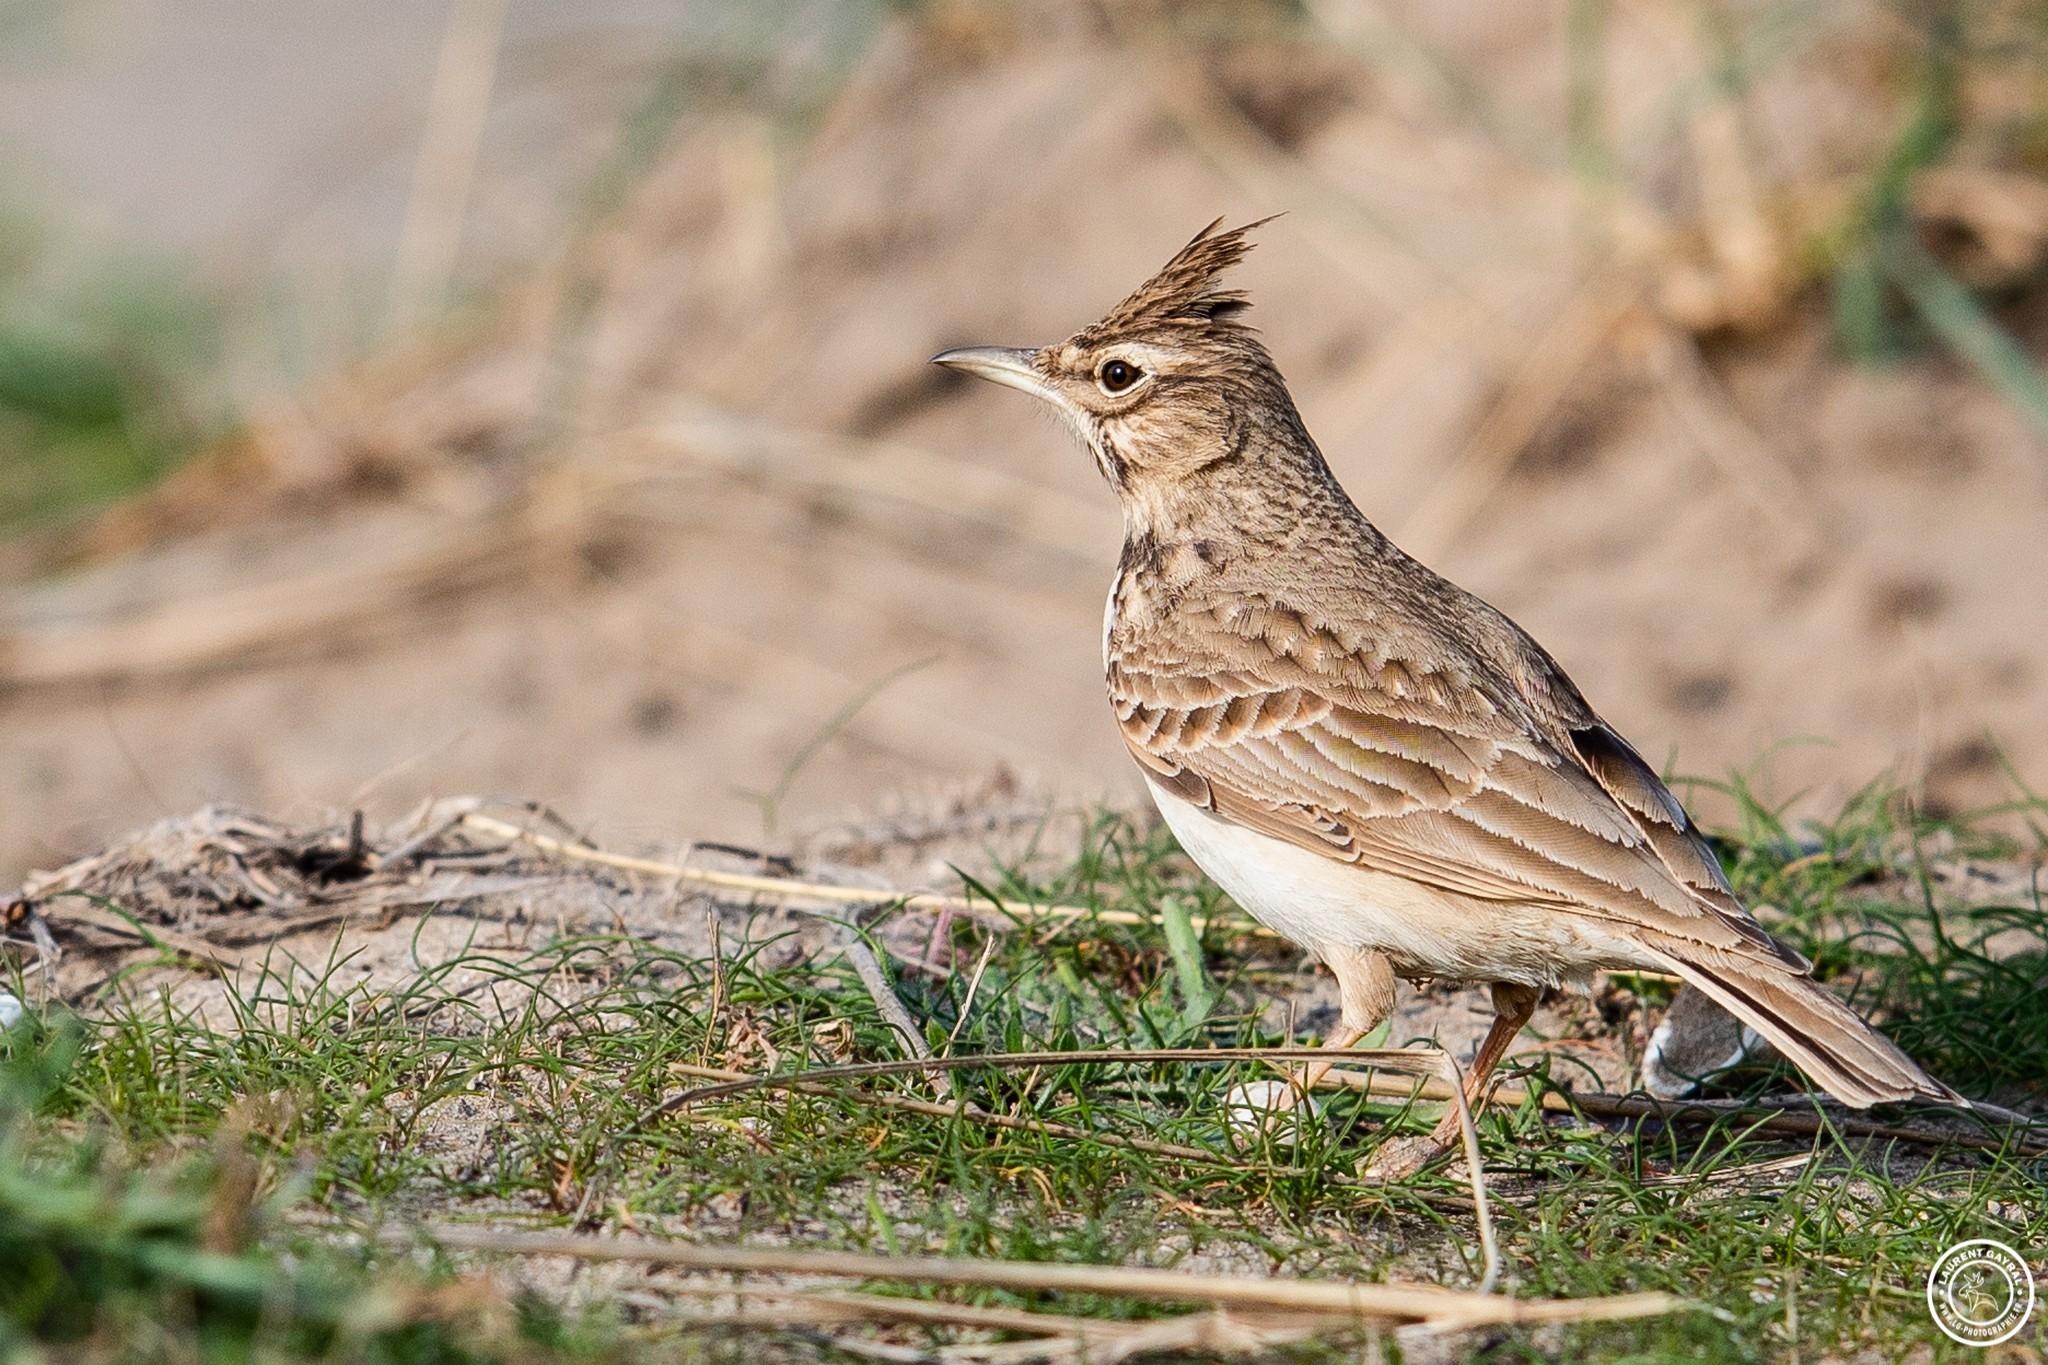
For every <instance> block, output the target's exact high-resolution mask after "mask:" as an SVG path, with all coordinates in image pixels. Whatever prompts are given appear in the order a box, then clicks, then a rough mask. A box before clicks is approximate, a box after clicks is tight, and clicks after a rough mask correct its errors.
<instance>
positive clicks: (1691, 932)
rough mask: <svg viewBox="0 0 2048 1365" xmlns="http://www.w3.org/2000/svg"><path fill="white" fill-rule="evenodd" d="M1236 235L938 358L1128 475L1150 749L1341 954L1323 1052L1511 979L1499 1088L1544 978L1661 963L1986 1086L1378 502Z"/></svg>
mask: <svg viewBox="0 0 2048 1365" xmlns="http://www.w3.org/2000/svg"><path fill="white" fill-rule="evenodd" d="M1219 222H1220V220H1219ZM1251 226H1252V227H1256V226H1258V224H1252V225H1251ZM1216 228H1217V224H1215V223H1212V224H1210V226H1209V227H1208V228H1206V229H1204V230H1203V231H1202V233H1201V234H1200V235H1198V236H1197V237H1196V238H1195V239H1194V240H1193V241H1192V242H1190V243H1188V245H1187V246H1186V247H1185V248H1183V249H1182V250H1181V252H1180V254H1178V255H1177V256H1175V257H1174V258H1173V259H1172V260H1171V261H1169V262H1167V264H1166V267H1165V268H1164V269H1162V270H1161V271H1160V272H1159V273H1158V274H1157V275H1154V276H1153V277H1152V278H1151V279H1150V280H1147V281H1146V282H1145V283H1144V284H1143V285H1141V286H1139V288H1138V290H1137V291H1136V292H1135V293H1133V294H1132V295H1131V296H1130V297H1129V298H1127V299H1125V300H1124V301H1123V302H1122V303H1120V304H1118V305H1117V306H1116V307H1115V308H1114V309H1113V310H1111V312H1110V314H1109V316H1107V317H1105V318H1104V319H1102V321H1100V322H1097V323H1095V324H1093V325H1092V326H1089V327H1085V328H1083V329H1082V330H1081V331H1079V332H1076V333H1075V334H1074V335H1073V336H1071V337H1069V338H1068V339H1067V340H1065V341H1062V342H1059V343H1056V344H1054V345H1051V346H1046V347H1043V348H1040V349H1037V350H1011V349H1006V348H1000V347H968V348H964V349H960V350H952V351H947V352H945V353H944V354H942V355H939V356H935V357H933V359H934V362H935V363H937V364H940V365H947V366H951V367H952V368H954V369H958V370H964V371H967V372H968V373H971V374H976V375H980V376H981V377H983V378H985V379H991V380H994V381H995V382H996V383H998V384H1005V385H1008V386H1009V387H1011V388H1015V389H1022V390H1023V391H1024V392H1026V393H1029V394H1032V395H1033V396H1035V397H1037V398H1041V399H1043V400H1045V401H1046V402H1048V403H1050V404H1051V405H1052V406H1053V408H1054V409H1055V410H1056V411H1058V412H1059V413H1060V414H1061V416H1063V417H1064V418H1065V419H1066V421H1067V422H1068V424H1069V425H1070V426H1071V427H1072V428H1073V430H1074V432H1075V434H1076V435H1078V436H1079V438H1080V440H1081V442H1082V444H1083V445H1085V446H1086V447H1087V448H1088V451H1089V452H1090V453H1091V454H1092V455H1093V456H1094V457H1095V462H1096V464H1097V465H1098V466H1099V467H1100V469H1101V471H1102V475H1103V477H1104V478H1105V479H1107V480H1108V481H1109V485H1110V487H1111V488H1112V489H1114V490H1115V491H1116V494H1117V497H1118V499H1119V500H1120V501H1121V502H1122V504H1123V516H1124V546H1123V556H1122V559H1121V561H1120V562H1119V564H1118V568H1117V575H1116V581H1115V583H1114V584H1113V586H1112V587H1111V589H1110V593H1109V602H1108V608H1107V618H1106V620H1105V622H1104V640H1103V653H1104V667H1105V670H1106V672H1107V675H1108V683H1109V696H1110V701H1111V703H1112V705H1113V706H1114V708H1115V710H1116V718H1117V721H1118V723H1119V724H1120V725H1121V726H1122V728H1123V736H1124V743H1125V744H1126V745H1128V746H1129V748H1130V752H1131V757H1132V758H1134V759H1135V760H1136V761H1137V763H1138V767H1139V769H1140V770H1141V771H1142V772H1143V773H1144V775H1145V777H1146V779H1147V786H1148V787H1149V789H1150V790H1151V792H1152V796H1153V799H1154V800H1155V801H1156V802H1157V803H1158V806H1159V810H1160V813H1161V814H1162V815H1164V816H1165V818H1166V823H1167V824H1168V825H1169V826H1170V827H1171V828H1172V830H1173V832H1174V834H1175V836H1176V837H1177V838H1178V839H1179V840H1180V843H1181V847H1182V848H1184V849H1185V850H1186V851H1187V852H1188V854H1189V855H1190V856H1191V857H1193V858H1194V860H1195V861H1196V862H1197V863H1198V864H1200V865H1201V867H1202V869H1203V870H1204V871H1205V872H1207V873H1208V874H1209V875H1210V876H1211V877H1213V878H1214V879H1215V880H1216V881H1217V882H1218V883H1219V884H1221V885H1222V886H1223V888H1224V889H1225V890H1226V891H1228V892H1229V893H1230V894H1231V895H1232V896H1233V897H1234V898H1235V899H1236V900H1237V902H1238V903H1239V904H1240V905H1242V906H1243V907H1244V908H1245V909H1246V910H1248V911H1250V912H1251V913H1252V914H1253V915H1255V916H1257V917H1258V918H1259V919H1260V920H1261V921H1263V922H1264V923H1265V924H1267V925H1268V926H1270V927H1271V928H1273V929H1274V930H1276V931H1278V932H1279V933H1281V934H1283V935H1285V936H1286V937H1288V938H1290V939H1292V940H1294V941H1295V942H1296V943H1298V944H1300V945H1301V946H1302V947H1304V948H1306V949H1307V950H1308V951H1309V952H1311V953H1313V954H1314V955H1315V956H1317V957H1319V958H1320V959H1322V961H1323V962H1325V963H1327V964H1328V965H1329V967H1330V969H1331V971H1333V972H1334V973H1335V974H1336V978H1337V984H1338V987H1339V989H1340V993H1341V999H1342V1002H1343V1010H1342V1022H1341V1026H1340V1027H1339V1028H1338V1029H1337V1030H1336V1031H1335V1032H1334V1033H1333V1034H1332V1035H1331V1036H1330V1037H1329V1038H1328V1039H1327V1040H1326V1045H1327V1046H1331V1047H1338V1048H1342V1047H1349V1046H1351V1045H1352V1044H1354V1043H1355V1042H1356V1041H1357V1040H1358V1039H1359V1038H1361V1037H1363V1036H1364V1035H1365V1034H1366V1033H1367V1032H1369V1031H1370V1030H1371V1029H1373V1028H1374V1027H1375V1026H1376V1025H1377V1024H1378V1023H1379V1022H1380V1021H1381V1020H1382V1019H1384V1018H1385V1017H1386V1015H1387V1013H1388V1011H1389V1009H1390V1008H1391V1007H1392V1004H1393V997H1394V978H1395V977H1397V976H1400V977H1406V978H1409V979H1411V980H1413V979H1418V978H1428V977H1444V978H1449V979H1453V980H1461V981H1483V982H1487V983H1489V984H1490V985H1491V986H1492V990H1493V1005H1494V1010H1495V1014H1496V1017H1495V1019H1494V1021H1493V1026H1492V1028H1491V1029H1490V1030H1489V1031H1488V1033H1487V1035H1486V1038H1485V1041H1484V1042H1482V1043H1481V1044H1480V1047H1479V1052H1478V1055H1477V1056H1476V1057H1475V1058H1474V1059H1473V1062H1472V1065H1471V1067H1470V1069H1469V1071H1468V1072H1467V1093H1468V1095H1469V1096H1470V1098H1471V1099H1472V1101H1473V1102H1474V1103H1475V1104H1476V1103H1477V1102H1478V1100H1479V1098H1480V1096H1481V1093H1482V1088H1483V1086H1484V1084H1485V1081H1486V1079H1487V1076H1488V1073H1489V1072H1491V1071H1492V1069H1493V1067H1494V1065H1495V1064H1496V1063H1497V1062H1499V1060H1500V1058H1501V1055H1502V1053H1504V1052H1505V1051H1506V1050H1507V1046H1508V1044H1509V1042H1510V1041H1511V1040H1512V1039H1513V1038H1514V1036H1515V1035H1516V1033H1517V1032H1519V1031H1520V1029H1521V1027H1522V1025H1523V1024H1524V1023H1526V1022H1527V1021H1528V1018H1529V1016H1530V1013H1531V1012H1532V1010H1533V1009H1534V1008H1535V1004H1536V999H1537V993H1538V991H1539V990H1541V989H1542V988H1544V987H1546V986H1559V985H1574V986H1579V987H1584V986H1586V985H1587V984H1588V982H1589V980H1590V978H1591V976H1592V974H1593V973H1594V972H1595V971H1598V970H1600V969H1603V968H1647V969H1652V970H1657V971H1668V972H1675V973H1677V974H1678V975H1679V976H1681V977H1683V978H1684V979H1685V980H1686V981H1688V982H1690V983H1691V984H1692V985H1693V986H1695V987H1697V988H1698V989H1699V990H1701V991H1703V992H1705V993H1706V994H1707V995H1708V996H1711V997H1712V998H1713V999H1714V1000H1716V1001H1718V1002H1719V1003H1720V1004H1721V1005H1722V1006H1724V1007H1726V1008H1727V1009H1728V1010H1729V1011H1731V1012H1732V1013H1733V1014H1735V1015H1736V1016H1737V1017H1738V1018H1739V1019H1741V1020H1742V1021H1743V1022H1744V1023H1746V1024H1748V1025H1749V1026H1750V1027H1752V1028H1754V1029H1755V1030H1757V1032H1759V1033H1761V1034H1763V1035H1764V1036H1765V1037H1767V1038H1769V1039H1770V1040H1771V1041H1772V1042H1773V1043H1775V1044H1776V1045H1777V1046H1778V1048H1779V1050H1780V1051H1782V1052H1783V1053H1784V1054H1785V1055H1786V1056H1787V1057H1790V1058H1791V1059H1792V1060H1793V1061H1794V1062H1796V1063H1797V1064H1798V1065H1799V1066H1800V1068H1801V1069H1803V1070H1804V1071H1805V1072H1806V1074H1807V1075H1808V1076H1809V1077H1811V1078H1812V1079H1813V1080H1815V1081H1817V1082H1819V1084H1820V1085H1821V1086H1822V1087H1824V1088H1825V1089H1826V1090H1827V1091H1828V1092H1829V1093H1830V1094H1832V1095H1834V1096H1835V1098H1837V1099H1839V1100H1841V1101H1842V1102H1843V1103H1845V1104H1849V1105H1853V1106H1855V1107H1857V1108H1864V1107H1867V1106H1869V1105H1871V1104H1874V1103H1877V1102H1879V1101H1882V1100H1904V1099H1930V1100H1940V1101H1946V1102H1949V1103H1965V1101H1963V1100H1962V1098H1961V1096H1959V1095H1957V1094H1956V1093H1955V1092H1954V1091H1952V1090H1950V1089H1949V1088H1948V1087H1947V1086H1945V1085H1943V1084H1941V1083H1940V1082H1939V1081H1936V1080H1934V1079H1933V1078H1931V1077H1930V1076H1928V1075H1927V1073H1926V1072H1924V1071H1922V1070H1921V1069H1920V1067H1919V1066H1917V1065H1916V1064H1915V1063H1914V1062H1913V1061H1912V1059H1910V1058H1909V1057H1907V1056H1906V1055H1905V1054H1904V1053H1903V1052H1901V1051H1900V1050H1899V1049H1898V1048H1897V1047H1895V1046H1893V1045H1892V1044H1891V1043H1890V1042H1889V1041H1887V1040H1886V1039H1885V1038H1883V1037H1882V1036H1880V1035H1879V1034H1877V1033H1876V1032H1874V1031H1873V1030H1872V1029H1871V1028H1870V1027H1869V1026H1868V1025H1867V1024H1865V1023H1864V1022H1863V1020H1861V1019H1860V1018H1858V1017H1857V1016H1856V1015H1855V1014H1854V1013H1853V1012H1852V1011H1850V1010H1849V1009H1848V1008H1847V1007H1846V1006H1845V1005H1843V1004H1842V1002H1841V1001H1840V1000H1838V999H1836V997H1835V996H1833V995H1832V994H1830V993H1829V992H1828V991H1827V990H1826V989H1825V988H1823V987H1822V986H1820V985H1819V984H1817V983H1816V982H1815V981H1814V980H1813V978H1812V977H1811V975H1810V974H1809V964H1808V963H1807V962H1806V961H1805V960H1804V959H1803V958H1801V957H1800V956H1799V954H1797V953H1795V952H1793V951H1792V950H1791V949H1789V948H1786V947H1785V946H1783V945H1782V944H1780V943H1778V942H1776V941H1775V940H1773V939H1772V938H1771V936H1770V935H1769V934H1768V933H1766V932H1764V930H1763V929H1762V927H1761V926H1759V925H1758V924H1757V922H1756V921H1755V920H1754V919H1752V918H1751V917H1750V915H1749V913H1748V912H1747V911H1746V910H1744V909H1743V907H1742V904H1741V902H1740V901H1738V900H1737V899H1736V898H1735V894H1734V892H1733V890H1732V889H1731V888H1730V887H1729V885H1728V882H1727V879H1726V878H1725V877H1724V876H1723V875H1722V873H1721V868H1720V865H1719V863H1718V862H1716V860H1715V858H1714V854H1713V852H1712V850H1711V849H1709V848H1708V846H1707V844H1706V843H1705V841H1704V840H1703V839H1701V837H1700V834H1699V831H1698V830H1697V829H1696V828H1695V827H1694V825H1693V823H1692V821H1691V819H1690V818H1689V817H1688V816H1687V815H1686V813H1685V810H1684V808H1683V807H1682V806H1680V805H1679V803H1678V800H1677V798H1675V797H1674V796H1672V794H1671V793H1670V791H1668V790H1667V789H1666V788H1665V786H1664V784H1663V783H1662V782H1661V781H1659V780H1658V778H1657V775H1656V773H1655V772H1653V771H1652V770H1651V769H1650V766H1649V765H1648V764H1646V763H1645V762H1644V761H1643V760H1642V758H1641V757H1640V756H1639V755H1638V754H1637V753H1636V751H1635V750H1634V749H1633V748H1631V747H1630V746H1629V744H1628V742H1627V741H1626V740H1624V739H1623V738H1622V737H1621V736H1620V735H1618V734H1616V733H1615V732H1614V730H1613V729H1611V728H1610V727H1608V726H1607V725H1606V724H1605V723H1603V722H1602V721H1601V719H1600V717H1599V716H1598V715H1597V714H1596V713H1595V712H1594V710H1593V708H1592V707H1591V706H1589V705H1587V703H1586V701H1585V699H1584V698H1583V697H1581V696H1580V695H1579V690H1578V688H1576V687H1574V686H1573V685H1572V682H1571V680H1570V679H1569V678H1567V677H1566V676H1565V674H1564V670H1563V669H1561V668H1559V667H1558V665H1557V663H1556V661H1554V660H1553V659H1552V658H1551V657H1550V656H1549V655H1548V654H1546V653H1545V652H1544V651H1543V649H1542V647H1541V646H1540V645H1538V644H1537V643H1536V642H1535V641H1534V640H1533V639H1531V638H1530V637H1529V635H1528V634H1527V633H1526V632H1525V631H1523V630H1522V629H1521V628H1520V627H1519V626H1517V625H1515V623H1514V622H1512V621H1510V620H1509V619H1508V618H1507V617H1505V616H1503V615H1502V614H1501V613H1500V612H1498V611H1495V610H1494V609H1493V608H1492V607H1490V606H1488V605H1487V604H1486V603H1484V602H1482V601H1480V600H1479V599H1478V598H1476V597H1474V596H1473V595H1472V594H1470V593H1468V592H1465V591H1464V590H1462V589H1460V588H1459V587H1457V586H1456V585H1454V584H1452V583H1450V582H1448V581H1447V580H1445V579H1443V578H1441V577H1439V576H1438V575H1436V574H1435V573H1432V572H1431V571H1430V570H1428V569H1426V568H1424V567H1423V566H1422V565H1421V564H1419V563H1417V562H1416V561H1415V560H1413V559H1411V558H1409V557H1408V556H1407V555H1406V554H1404V553H1403V552H1402V551H1401V550H1400V549H1398V548H1397V547H1396V546H1395V545H1394V544H1393V543H1392V542H1390V541H1389V540H1388V539H1387V538H1386V536H1384V535H1382V534H1381V533H1380V532H1379V531H1378V530H1377V529H1376V528H1375V527H1374V526H1373V524H1372V523H1371V522H1369V521H1367V520H1366V519H1365V516H1364V515H1363V514H1362V513H1361V512H1360V511H1359V510H1358V508H1357V507H1356V506H1355V505H1353V503H1352V501H1351V499H1350V498H1349V497H1347V496H1346V495H1345V492H1344V490H1343V489H1342V488H1341V487H1339V486H1338V484H1337V480H1336V479H1335V477H1334V476H1332V474H1331V473H1330V468H1329V466H1328V465H1327V464H1325V463H1324V462H1323V456H1322V452H1321V451H1319V450H1317V448H1316V443H1315V442H1314V441H1313V440H1312V439H1310V437H1309V434H1308V431H1307V429H1306V428H1305V427H1304V426H1303V424H1302V420H1301V417H1300V415H1299V414H1298V413H1297V412H1296V411H1295V408H1294V400H1293V399H1292V398H1291V397H1290V396H1289V394H1288V392H1287V385H1286V382H1285V381H1284V380H1283V379H1282V378H1281V377H1280V372H1279V370H1278V369H1276V368H1275V367H1274V364H1273V360H1272V358H1271V357H1270V356H1269V355H1268V354H1267V353H1266V349H1265V347H1264V346H1263V345H1261V344H1260V342H1259V340H1258V338H1257V337H1256V335H1254V333H1253V332H1252V330H1251V329H1250V328H1248V327H1247V326H1246V325H1245V324H1244V322H1243V321H1242V320H1241V314H1242V313H1243V311H1244V309H1245V307H1246V299H1245V296H1244V295H1243V294H1242V293H1241V292H1239V291H1237V290H1232V289H1226V288H1222V287H1220V285H1219V283H1218V277H1219V276H1220V275H1221V273H1222V272H1223V271H1224V270H1225V269H1227V268H1228V267H1230V266H1232V265H1234V264H1236V263H1237V261H1238V260H1240V259H1241V258H1242V257H1243V255H1244V254H1245V252H1246V251H1247V250H1248V249H1249V243H1248V242H1247V241H1246V233H1247V231H1248V230H1249V229H1248V228H1238V229H1236V230H1233V231H1228V232H1218V231H1217V230H1216ZM1327 1069H1328V1068H1327V1065H1323V1066H1318V1067H1315V1068H1311V1069H1310V1074H1309V1075H1308V1076H1307V1077H1305V1078H1304V1081H1305V1083H1312V1082H1313V1080H1314V1079H1315V1078H1316V1077H1319V1076H1320V1075H1321V1074H1322V1072H1323V1071H1325V1070H1327ZM1455 1124H1456V1115H1455V1112H1453V1113H1452V1114H1449V1115H1446V1117H1445V1119H1444V1122H1443V1124H1442V1125H1440V1126H1439V1127H1438V1128H1437V1130H1436V1131H1435V1133H1433V1134H1432V1135H1431V1137H1430V1138H1429V1139H1428V1140H1426V1141H1424V1142H1422V1143H1410V1144H1407V1145H1405V1146H1402V1147H1397V1148H1395V1149H1390V1150H1389V1151H1388V1154H1387V1156H1386V1157H1385V1158H1384V1159H1383V1160H1382V1162H1381V1170H1382V1172H1383V1173H1386V1174H1396V1173H1399V1172H1400V1171H1402V1170H1406V1169H1412V1168H1413V1167H1414V1166H1415V1165H1418V1164H1420V1163H1421V1162H1422V1161H1424V1160H1426V1159H1428V1157H1430V1156H1431V1155H1434V1154H1435V1153H1436V1152H1438V1151H1441V1150H1442V1149H1443V1148H1444V1147H1445V1146H1447V1145H1448V1143H1449V1142H1450V1140H1451V1139H1452V1138H1453V1136H1455V1134H1456V1131H1457V1130H1456V1126H1455Z"/></svg>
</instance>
